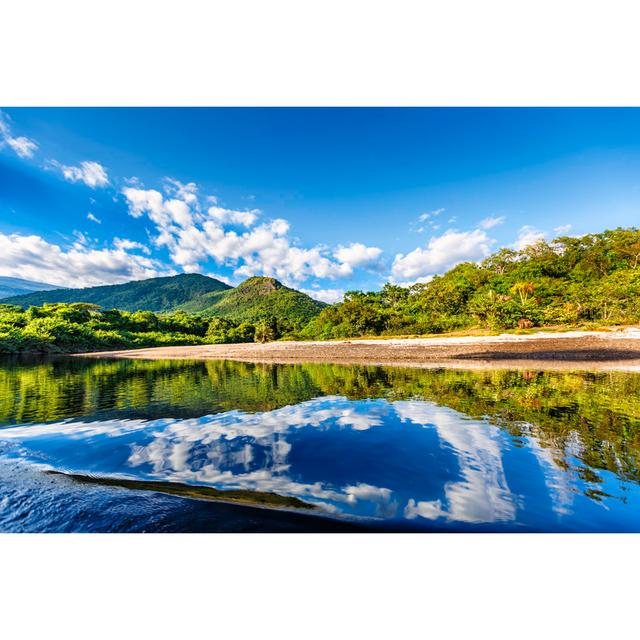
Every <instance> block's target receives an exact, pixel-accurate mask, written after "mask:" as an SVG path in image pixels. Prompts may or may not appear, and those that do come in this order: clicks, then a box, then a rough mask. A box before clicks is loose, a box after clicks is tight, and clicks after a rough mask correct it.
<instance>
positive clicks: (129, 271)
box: [0, 233, 175, 287]
mask: <svg viewBox="0 0 640 640" xmlns="http://www.w3.org/2000/svg"><path fill="white" fill-rule="evenodd" d="M84 240H85V239H84V237H82V238H80V239H78V241H77V242H75V243H74V244H73V246H72V247H70V248H68V249H66V250H65V249H63V248H62V247H60V246H59V245H56V244H52V243H50V242H47V241H46V240H44V239H43V238H41V237H40V236H37V235H30V236H26V235H20V234H11V235H7V234H4V233H0V272H1V273H2V274H3V275H6V276H12V277H17V278H27V279H28V280H35V281H38V282H47V283H50V284H55V285H59V286H61V287H91V286H95V285H99V284H117V283H121V282H127V281H129V280H142V279H144V278H153V277H156V276H160V275H171V274H172V273H175V272H174V271H172V270H167V269H165V268H164V267H163V265H161V264H160V263H158V262H157V261H156V260H153V259H151V258H148V257H146V256H141V255H137V254H133V253H128V252H127V250H126V248H125V247H124V246H119V247H118V246H116V247H115V248H114V249H95V248H92V247H89V246H87V245H86V243H85V242H84Z"/></svg>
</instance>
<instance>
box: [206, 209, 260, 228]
mask: <svg viewBox="0 0 640 640" xmlns="http://www.w3.org/2000/svg"><path fill="white" fill-rule="evenodd" d="M259 213H260V211H259V210H258V209H251V211H233V210H231V209H223V208H222V207H209V217H210V218H211V219H212V220H217V221H218V222H219V223H220V224H225V223H226V224H234V225H241V226H243V227H250V226H251V225H252V224H253V223H254V222H255V221H256V219H257V217H258V214H259Z"/></svg>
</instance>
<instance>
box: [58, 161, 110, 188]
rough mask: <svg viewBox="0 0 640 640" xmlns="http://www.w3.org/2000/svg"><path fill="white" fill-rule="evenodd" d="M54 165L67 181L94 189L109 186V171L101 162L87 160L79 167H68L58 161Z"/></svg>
mask: <svg viewBox="0 0 640 640" xmlns="http://www.w3.org/2000/svg"><path fill="white" fill-rule="evenodd" d="M52 164H53V165H54V166H55V167H58V168H59V169H60V171H62V175H63V176H64V178H65V180H68V181H69V182H83V183H84V184H86V185H87V187H91V188H92V189H95V188H96V187H106V186H107V185H108V184H109V176H108V175H107V171H106V169H105V168H104V167H103V166H102V165H101V164H100V163H99V162H94V161H92V160H85V161H83V162H81V163H80V166H79V167H71V166H67V165H64V164H60V163H59V162H56V161H54V162H53V163H52Z"/></svg>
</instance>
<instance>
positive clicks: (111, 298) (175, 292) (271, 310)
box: [2, 273, 327, 326]
mask: <svg viewBox="0 0 640 640" xmlns="http://www.w3.org/2000/svg"><path fill="white" fill-rule="evenodd" d="M46 302H90V303H93V304H97V305H99V306H101V307H103V308H104V309H122V310H124V311H138V310H139V309H143V310H145V311H156V312H164V311H173V310H176V309H182V310H183V311H186V312H188V313H199V314H201V315H204V316H224V317H225V318H229V319H231V320H236V321H239V322H245V321H247V322H251V321H253V320H256V319H257V318H260V317H262V316H265V315H273V316H276V317H277V318H283V319H285V318H286V319H287V320H289V321H290V322H291V323H292V324H294V325H296V326H301V325H302V324H305V323H306V322H308V321H309V320H311V319H312V318H314V317H315V316H317V315H318V314H319V313H320V312H321V311H322V309H324V308H325V307H326V306H327V305H326V304H325V303H324V302H318V301H317V300H314V299H313V298H310V297H309V296H308V295H306V294H305V293H302V292H300V291H296V290H295V289H290V288H289V287H285V286H284V285H283V284H282V283H280V282H278V281H277V280H275V279H274V278H264V277H254V278H249V279H248V280H245V281H244V282H242V283H241V284H239V285H238V286H237V287H235V288H232V287H230V286H229V285H227V284H225V283H224V282H220V280H216V279H215V278H209V277H207V276H203V275H200V274H197V273H189V274H186V273H183V274H180V275H177V276H170V277H166V278H150V279H148V280H137V281H134V282H126V283H125V284H112V285H105V286H100V287H88V288H86V289H55V290H52V291H38V292H33V293H29V294H26V295H18V296H12V297H9V298H6V299H4V300H2V303H4V304H17V305H20V306H22V307H24V308H27V307H30V306H41V305H42V304H44V303H46Z"/></svg>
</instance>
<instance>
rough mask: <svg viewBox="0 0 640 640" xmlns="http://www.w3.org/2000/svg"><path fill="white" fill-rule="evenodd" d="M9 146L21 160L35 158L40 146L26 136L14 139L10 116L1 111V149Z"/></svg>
mask: <svg viewBox="0 0 640 640" xmlns="http://www.w3.org/2000/svg"><path fill="white" fill-rule="evenodd" d="M5 144H6V145H8V146H9V147H10V148H11V149H13V151H14V152H15V153H16V154H17V155H18V156H19V157H20V158H33V154H34V152H35V150H36V149H37V148H38V144H37V143H36V142H35V140H31V139H30V138H25V137H24V136H17V137H14V136H13V135H12V133H11V126H10V124H9V116H7V115H6V114H4V113H3V112H2V111H0V147H3V146H4V145H5Z"/></svg>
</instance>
